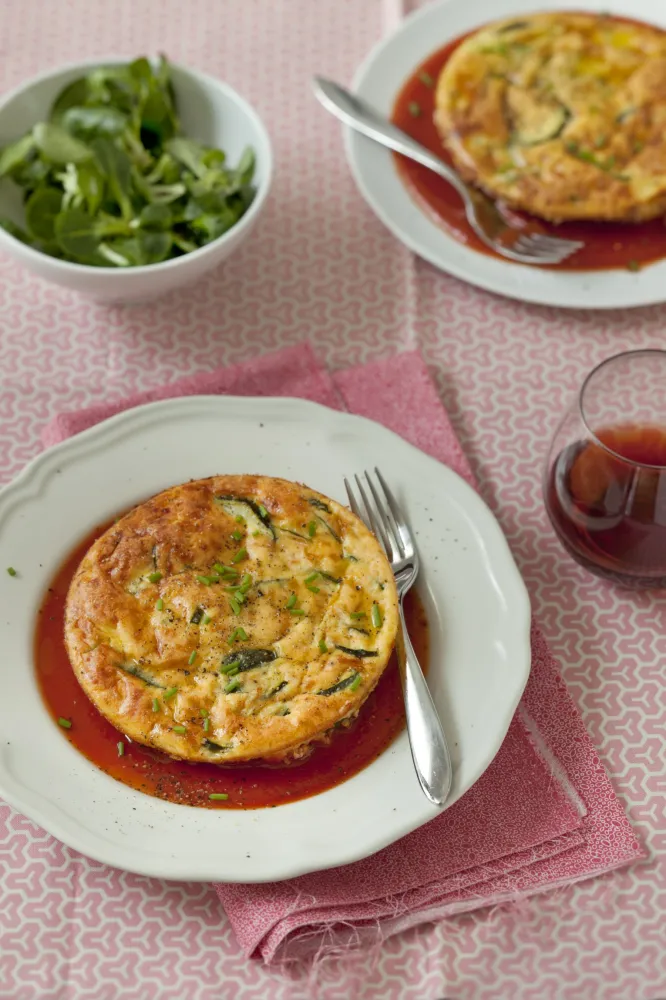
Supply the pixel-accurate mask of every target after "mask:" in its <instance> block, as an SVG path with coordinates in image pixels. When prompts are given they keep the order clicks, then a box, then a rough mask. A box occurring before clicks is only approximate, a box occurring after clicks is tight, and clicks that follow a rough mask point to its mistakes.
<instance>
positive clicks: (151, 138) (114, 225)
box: [0, 56, 255, 267]
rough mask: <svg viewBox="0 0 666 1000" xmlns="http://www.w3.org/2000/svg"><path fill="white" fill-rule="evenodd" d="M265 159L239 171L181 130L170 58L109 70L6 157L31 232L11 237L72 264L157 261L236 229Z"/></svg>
mask: <svg viewBox="0 0 666 1000" xmlns="http://www.w3.org/2000/svg"><path fill="white" fill-rule="evenodd" d="M254 166H255V159H254V152H253V151H252V150H251V149H246V150H245V152H244V153H243V155H242V156H241V158H240V162H239V163H238V164H237V165H236V166H235V167H230V166H228V165H227V162H226V157H225V154H224V153H223V152H222V150H220V149H213V148H211V147H210V146H204V145H201V144H200V143H198V142H195V141H194V140H193V139H188V138H186V137H185V136H184V135H182V134H181V130H180V124H179V121H178V113H177V108H176V100H175V95H174V91H173V86H172V83H171V78H170V72H169V64H168V62H167V60H166V59H165V58H164V57H163V56H160V58H159V60H158V61H157V63H156V64H155V66H152V65H151V63H150V62H149V61H148V59H146V58H140V59H135V60H134V62H131V63H128V64H127V65H120V66H111V67H108V68H104V67H100V68H99V69H94V70H92V71H91V72H90V73H88V74H87V75H86V76H83V77H81V78H80V79H77V80H74V81H73V83H70V84H68V86H66V87H65V88H64V90H63V91H62V92H61V93H60V94H59V95H58V97H57V98H56V100H55V102H54V104H53V107H52V108H51V112H50V114H49V119H48V121H46V122H39V123H38V124H37V125H35V126H34V128H32V129H31V130H30V132H28V133H27V134H26V135H24V136H23V138H21V139H18V140H17V141H16V142H13V143H12V144H11V145H9V146H7V147H5V148H4V149H3V150H2V152H0V178H2V177H10V178H11V179H12V180H13V181H15V183H16V184H18V185H20V187H21V188H22V189H23V199H24V206H25V228H21V227H20V226H17V225H15V224H14V223H13V222H12V221H11V220H10V219H6V218H0V225H2V226H3V227H4V228H5V229H6V230H7V232H9V233H11V234H12V235H13V236H15V237H17V239H20V240H22V241H23V242H24V243H27V244H29V245H30V246H32V247H35V249H37V250H41V251H42V252H43V253H47V254H50V255H51V256H53V257H59V258H60V259H61V260H68V261H73V262H74V263H77V264H90V265H94V266H97V267H132V266H137V265H142V264H157V263H159V262H160V261H163V260H168V259H169V258H172V257H179V256H180V255H181V254H186V253H190V251H192V250H197V249H198V248H199V247H202V246H205V244H206V243H210V242H211V240H215V239H217V237H218V236H221V235H222V234H223V233H226V232H227V230H228V229H231V227H232V226H233V225H235V224H236V223H237V222H238V220H239V219H240V218H241V216H242V215H243V214H244V213H245V212H246V211H247V209H248V207H249V205H250V204H251V202H252V198H253V196H254V187H253V185H252V177H253V174H254Z"/></svg>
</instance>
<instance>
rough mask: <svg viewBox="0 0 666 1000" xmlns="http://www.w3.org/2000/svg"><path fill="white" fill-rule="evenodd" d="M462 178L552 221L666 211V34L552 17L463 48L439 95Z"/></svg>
mask: <svg viewBox="0 0 666 1000" xmlns="http://www.w3.org/2000/svg"><path fill="white" fill-rule="evenodd" d="M435 108H436V110H435V116H434V117H435V124H436V126H437V129H438V131H439V133H440V136H441V138H442V141H443V143H444V144H445V146H446V148H447V149H448V150H449V151H450V153H451V155H452V157H453V160H454V164H455V166H456V168H457V170H458V172H459V173H460V175H461V176H462V177H463V178H464V179H465V180H467V181H470V182H472V183H474V184H476V185H477V186H479V187H480V188H482V189H483V190H484V191H486V192H487V193H488V194H489V195H491V196H492V197H494V198H496V199H501V200H502V201H504V202H506V203H507V204H508V205H509V206H511V207H513V208H516V209H522V210H525V211H527V212H530V213H532V214H533V215H537V216H541V217H542V218H544V219H548V220H550V221H553V222H562V221H566V220H576V219H587V220H600V221H601V220H605V221H627V222H639V221H643V220H648V219H652V218H655V217H657V216H659V215H662V214H664V212H665V211H666V33H665V32H664V31H662V30H660V29H658V28H656V27H651V26H650V25H646V24H639V23H635V22H631V21H624V20H619V19H615V18H612V17H609V16H604V15H593V14H577V13H571V12H568V11H551V12H548V13H543V14H532V15H529V16H520V17H514V18H509V19H504V20H502V21H498V22H496V23H493V24H490V25H487V26H485V27H484V28H482V29H480V30H479V31H476V32H475V33H474V34H473V35H470V36H469V37H468V38H466V39H465V40H464V41H463V42H462V43H461V44H460V46H459V47H458V48H457V49H456V50H455V51H454V52H453V54H452V55H451V57H450V59H449V60H448V61H447V63H446V65H445V66H444V68H443V70H442V72H441V74H440V76H439V79H438V81H437V85H436V99H435Z"/></svg>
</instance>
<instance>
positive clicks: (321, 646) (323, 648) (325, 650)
mask: <svg viewBox="0 0 666 1000" xmlns="http://www.w3.org/2000/svg"><path fill="white" fill-rule="evenodd" d="M319 652H320V653H328V646H327V645H326V643H325V642H324V640H323V639H320V640H319Z"/></svg>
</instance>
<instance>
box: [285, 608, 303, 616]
mask: <svg viewBox="0 0 666 1000" xmlns="http://www.w3.org/2000/svg"><path fill="white" fill-rule="evenodd" d="M289 613H290V614H292V615H304V614H305V611H304V610H303V608H290V609H289Z"/></svg>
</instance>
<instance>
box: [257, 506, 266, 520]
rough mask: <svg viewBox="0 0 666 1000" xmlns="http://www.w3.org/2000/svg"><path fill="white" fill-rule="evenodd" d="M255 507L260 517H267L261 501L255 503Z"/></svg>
mask: <svg viewBox="0 0 666 1000" xmlns="http://www.w3.org/2000/svg"><path fill="white" fill-rule="evenodd" d="M257 509H258V511H259V515H260V517H268V511H267V510H266V508H265V507H264V505H263V503H260V504H257Z"/></svg>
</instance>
